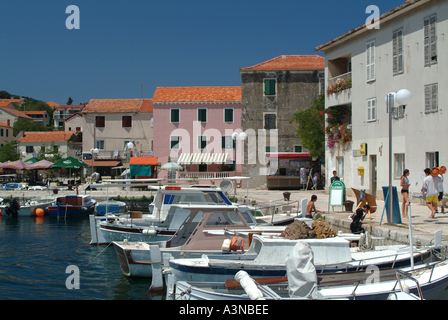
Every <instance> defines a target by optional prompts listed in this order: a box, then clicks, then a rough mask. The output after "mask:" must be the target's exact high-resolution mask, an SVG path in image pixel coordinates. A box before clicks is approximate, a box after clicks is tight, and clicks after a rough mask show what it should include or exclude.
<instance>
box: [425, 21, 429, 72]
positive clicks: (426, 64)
mask: <svg viewBox="0 0 448 320" xmlns="http://www.w3.org/2000/svg"><path fill="white" fill-rule="evenodd" d="M424 36H425V41H424V46H425V66H428V65H429V64H430V58H429V18H426V19H425V20H424Z"/></svg>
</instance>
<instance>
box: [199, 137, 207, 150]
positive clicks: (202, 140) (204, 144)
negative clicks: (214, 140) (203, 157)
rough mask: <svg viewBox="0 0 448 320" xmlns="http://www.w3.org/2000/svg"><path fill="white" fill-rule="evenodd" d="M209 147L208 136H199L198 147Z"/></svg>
mask: <svg viewBox="0 0 448 320" xmlns="http://www.w3.org/2000/svg"><path fill="white" fill-rule="evenodd" d="M206 147H207V136H198V148H199V149H205V148H206Z"/></svg>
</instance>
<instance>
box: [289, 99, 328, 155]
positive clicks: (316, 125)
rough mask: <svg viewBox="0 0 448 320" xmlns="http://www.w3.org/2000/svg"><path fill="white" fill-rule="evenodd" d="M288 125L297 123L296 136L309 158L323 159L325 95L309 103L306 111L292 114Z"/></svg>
mask: <svg viewBox="0 0 448 320" xmlns="http://www.w3.org/2000/svg"><path fill="white" fill-rule="evenodd" d="M289 122H290V123H297V124H298V127H297V130H296V133H297V135H298V136H299V138H300V140H301V141H302V145H303V147H304V148H306V149H308V150H309V151H310V155H311V157H317V158H324V157H325V133H324V129H325V95H324V94H321V95H319V97H318V98H317V99H316V100H313V101H312V102H311V106H310V107H309V108H308V109H305V110H301V111H299V112H296V113H294V115H293V117H292V119H291V120H290V121H289Z"/></svg>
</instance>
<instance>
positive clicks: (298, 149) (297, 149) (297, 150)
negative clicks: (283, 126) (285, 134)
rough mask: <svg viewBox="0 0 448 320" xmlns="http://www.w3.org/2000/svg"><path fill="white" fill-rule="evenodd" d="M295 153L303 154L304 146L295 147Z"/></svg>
mask: <svg viewBox="0 0 448 320" xmlns="http://www.w3.org/2000/svg"><path fill="white" fill-rule="evenodd" d="M294 152H302V146H295V147H294Z"/></svg>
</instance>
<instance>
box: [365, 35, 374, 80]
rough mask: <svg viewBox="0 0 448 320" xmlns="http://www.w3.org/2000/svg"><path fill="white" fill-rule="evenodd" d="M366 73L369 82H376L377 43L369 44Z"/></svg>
mask: <svg viewBox="0 0 448 320" xmlns="http://www.w3.org/2000/svg"><path fill="white" fill-rule="evenodd" d="M366 73H367V75H366V79H367V82H368V81H372V80H375V41H372V42H369V43H367V47H366Z"/></svg>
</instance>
